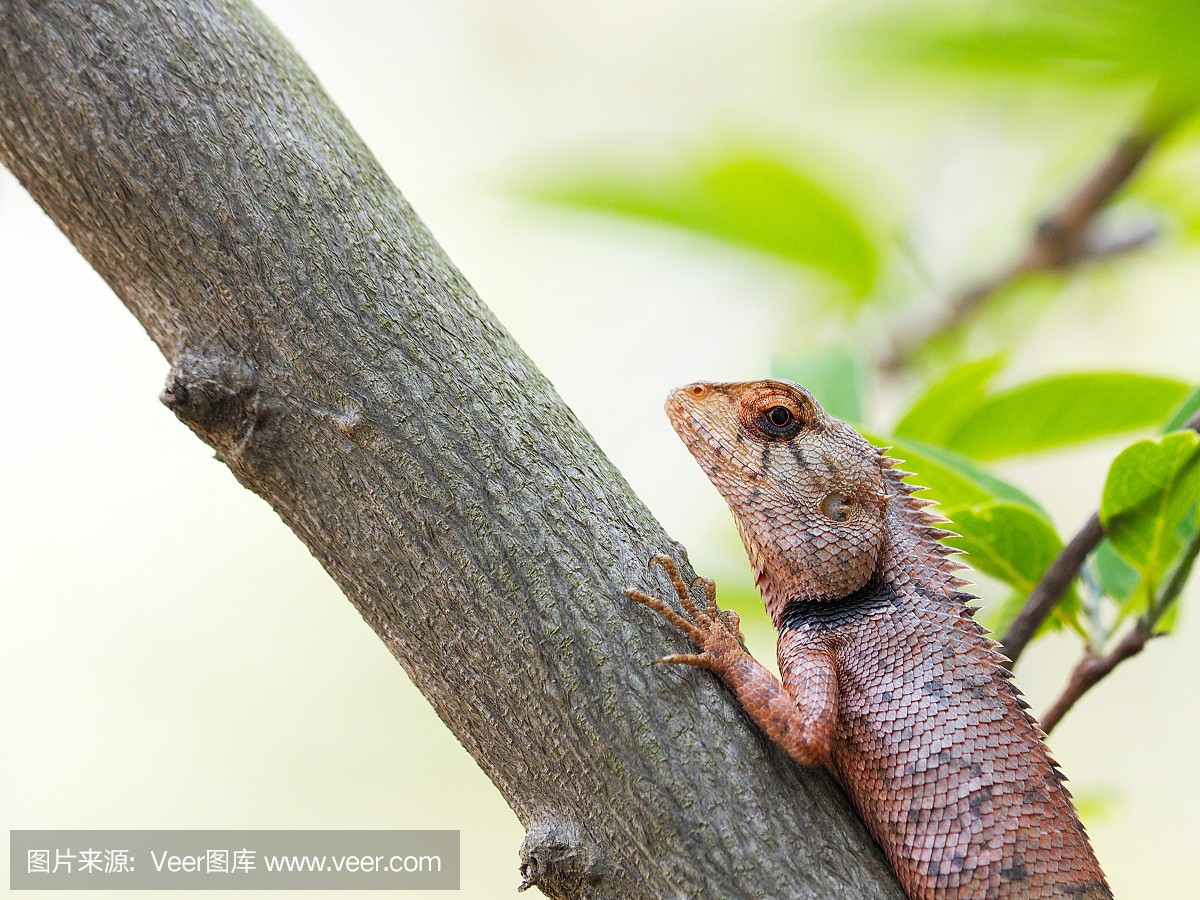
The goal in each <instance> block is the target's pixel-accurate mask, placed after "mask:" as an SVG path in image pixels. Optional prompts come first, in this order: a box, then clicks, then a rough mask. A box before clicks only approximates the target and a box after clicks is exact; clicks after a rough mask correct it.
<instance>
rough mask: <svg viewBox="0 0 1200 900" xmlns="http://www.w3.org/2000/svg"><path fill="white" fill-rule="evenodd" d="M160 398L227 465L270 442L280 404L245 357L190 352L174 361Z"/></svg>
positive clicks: (185, 352) (184, 353)
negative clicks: (263, 384)
mask: <svg viewBox="0 0 1200 900" xmlns="http://www.w3.org/2000/svg"><path fill="white" fill-rule="evenodd" d="M159 399H160V400H162V402H163V403H164V404H165V405H166V406H167V408H169V409H170V410H171V411H172V412H173V413H175V415H176V416H178V417H179V420H180V421H181V422H183V423H184V424H185V425H187V426H188V427H189V428H191V429H192V431H194V432H196V434H197V435H199V437H200V438H201V439H202V440H203V441H204V442H205V443H207V444H208V445H209V446H210V447H212V448H213V449H214V450H216V451H217V457H218V458H219V459H221V460H222V461H223V462H225V463H226V464H227V465H232V464H233V463H235V462H237V461H239V460H241V459H242V458H243V457H244V456H245V454H246V450H247V448H248V447H249V446H251V445H252V444H256V445H259V446H261V445H263V444H264V443H270V442H271V433H272V429H271V427H270V425H271V420H272V419H273V418H274V417H275V416H276V414H277V413H278V412H279V410H280V409H281V408H282V404H281V403H280V402H279V400H277V399H274V398H271V397H268V396H265V395H264V393H263V391H262V388H261V385H260V384H259V381H258V378H257V377H256V376H255V373H254V370H253V369H252V368H250V366H249V365H248V364H246V363H245V362H244V361H242V360H240V359H236V358H233V357H229V356H224V355H219V354H212V353H195V352H192V351H184V352H183V353H182V354H180V356H179V358H178V359H176V360H175V364H174V365H173V366H172V367H171V372H170V374H169V375H168V376H167V384H166V387H164V388H163V392H162V394H161V396H160V397H159Z"/></svg>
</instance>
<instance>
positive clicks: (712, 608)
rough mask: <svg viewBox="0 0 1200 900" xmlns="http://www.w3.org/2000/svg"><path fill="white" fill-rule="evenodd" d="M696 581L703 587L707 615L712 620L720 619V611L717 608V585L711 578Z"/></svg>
mask: <svg viewBox="0 0 1200 900" xmlns="http://www.w3.org/2000/svg"><path fill="white" fill-rule="evenodd" d="M697 580H698V581H699V582H700V584H701V585H703V586H704V601H705V604H706V605H707V606H708V615H709V616H710V617H711V618H713V619H719V618H721V609H720V607H718V606H717V583H716V582H715V581H713V580H712V579H711V578H699V579H697Z"/></svg>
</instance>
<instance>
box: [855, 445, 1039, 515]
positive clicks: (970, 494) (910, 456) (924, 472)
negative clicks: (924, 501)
mask: <svg viewBox="0 0 1200 900" xmlns="http://www.w3.org/2000/svg"><path fill="white" fill-rule="evenodd" d="M860 430H861V429H860ZM862 434H863V436H864V437H866V438H867V440H869V441H870V442H871V443H872V444H875V445H876V446H878V447H888V446H890V447H891V448H892V449H891V451H890V455H891V456H894V457H896V458H897V459H900V460H902V463H901V465H900V468H902V469H905V470H909V471H912V472H915V473H916V475H915V476H914V477H913V478H910V479H908V480H909V481H910V482H911V483H913V484H920V485H923V486H924V487H926V488H928V491H927V492H926V494H925V495H926V496H928V497H929V498H930V499H933V500H936V501H938V503H940V504H941V505H942V506H943V507H944V508H946V509H957V508H959V507H963V506H977V505H979V504H982V503H989V502H991V501H993V500H1003V501H1005V502H1008V503H1014V504H1016V505H1018V506H1024V507H1026V508H1027V509H1029V510H1030V511H1031V512H1034V513H1036V514H1038V515H1040V516H1043V517H1045V515H1046V514H1045V511H1044V510H1043V509H1042V508H1041V507H1040V506H1039V505H1038V504H1037V502H1036V501H1035V500H1034V499H1033V498H1032V497H1030V496H1029V495H1028V494H1026V493H1024V492H1023V491H1021V490H1020V489H1019V488H1016V487H1014V486H1013V485H1011V484H1009V483H1008V482H1006V481H1002V480H1001V479H999V478H996V477H995V476H994V475H989V474H988V473H987V472H984V471H983V470H982V469H980V468H979V467H978V466H976V465H975V464H974V463H973V462H972V461H971V460H969V459H967V458H966V457H965V456H960V455H959V454H957V453H954V452H952V451H950V450H946V449H945V448H944V447H934V446H932V445H929V444H922V443H921V442H920V441H914V440H911V439H897V438H895V437H882V436H879V435H873V434H870V433H868V432H865V431H864V432H862Z"/></svg>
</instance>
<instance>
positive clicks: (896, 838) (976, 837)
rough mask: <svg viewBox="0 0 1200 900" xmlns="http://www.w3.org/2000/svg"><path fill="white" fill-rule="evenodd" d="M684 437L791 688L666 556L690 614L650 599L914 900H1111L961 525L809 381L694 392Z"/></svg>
mask: <svg viewBox="0 0 1200 900" xmlns="http://www.w3.org/2000/svg"><path fill="white" fill-rule="evenodd" d="M667 414H668V416H669V417H670V419H671V423H672V425H674V427H675V430H676V431H677V432H678V433H679V435H680V437H681V438H683V441H684V443H686V444H687V446H688V449H690V450H691V451H692V454H693V455H694V456H695V457H696V460H697V461H698V462H699V463H700V465H701V467H702V468H703V469H704V470H705V472H707V473H708V476H709V478H711V479H712V481H713V483H714V484H715V485H716V487H717V489H718V490H719V491H720V492H721V494H722V495H723V496H724V497H725V499H726V500H727V501H728V503H729V506H730V508H731V509H732V511H733V515H734V519H735V520H736V522H737V525H738V530H739V531H740V532H741V535H742V539H743V541H744V543H745V545H746V550H747V552H748V554H749V556H750V561H751V564H752V565H753V566H754V571H755V577H756V580H757V583H758V585H759V588H760V589H761V590H762V594H763V599H764V601H765V602H766V606H767V612H768V613H769V614H770V616H771V618H772V620H773V621H774V623H775V627H776V628H777V629H778V630H779V646H778V650H779V668H780V672H781V673H782V676H783V683H782V684H780V682H779V681H778V680H776V678H775V677H774V676H773V675H772V674H771V673H770V672H768V671H767V670H766V669H765V668H763V666H762V665H761V664H759V663H758V662H757V661H755V660H754V658H753V657H751V656H750V654H749V653H747V652H746V651H745V649H744V648H743V647H742V646H741V644H740V642H739V641H738V625H737V617H736V615H734V614H733V613H730V612H725V613H721V612H720V611H719V610H718V609H717V606H716V602H715V589H714V588H713V586H712V582H710V581H707V580H706V579H702V581H703V583H704V587H705V593H706V603H705V606H704V608H699V607H698V606H697V605H696V604H695V603H693V602H692V600H691V599H690V597H689V596H688V589H687V585H685V584H684V583H683V581H682V580H681V579H680V577H679V575H678V573H677V572H676V570H675V566H674V564H673V563H672V562H671V561H670V560H669V559H667V558H666V557H655V559H654V562H657V563H659V564H661V565H663V566H664V567H665V568H666V569H667V571H668V572H669V573H670V575H671V578H672V582H673V583H674V585H675V589H676V592H677V593H678V594H679V598H680V601H681V602H682V603H683V606H684V609H685V611H686V612H687V613H688V615H689V616H690V617H691V620H690V621H689V620H688V619H686V618H684V617H683V616H680V615H679V614H678V613H676V612H674V611H673V610H672V609H670V608H669V607H668V606H666V604H664V603H662V602H661V601H659V600H657V599H655V598H652V597H649V596H647V595H646V594H643V593H641V592H640V591H635V590H631V591H629V592H628V596H629V597H630V599H633V600H636V601H638V602H640V603H644V604H646V605H647V606H650V607H651V608H652V609H654V610H656V611H657V612H658V613H659V614H661V615H662V616H664V617H665V618H666V619H667V620H668V621H670V622H671V623H672V624H674V625H675V626H676V627H677V628H679V629H680V630H682V631H683V632H684V633H686V634H687V635H688V636H689V637H690V638H691V640H692V641H693V642H694V643H695V644H696V645H697V647H698V648H699V649H700V651H701V652H699V653H692V654H682V655H679V656H674V657H668V658H667V659H666V660H663V662H673V663H681V664H689V665H694V666H699V667H701V668H705V669H708V670H710V671H712V672H714V673H715V674H716V675H717V676H718V677H719V678H720V679H721V680H722V681H723V682H724V683H725V684H726V685H727V686H728V687H729V688H730V689H732V690H733V692H734V693H735V694H736V695H737V698H738V700H739V702H740V703H741V704H742V706H743V707H744V708H745V710H746V712H747V713H749V715H750V716H751V718H753V719H754V721H755V723H756V724H758V726H759V727H760V728H762V730H763V731H764V732H766V734H767V735H768V736H769V737H770V738H771V739H772V740H774V741H776V742H777V743H778V744H780V745H781V746H782V747H783V748H784V749H785V750H787V752H788V753H789V754H790V755H791V756H792V757H793V758H795V759H796V760H798V761H799V762H801V763H803V764H804V765H809V766H812V765H822V764H824V765H827V766H828V767H829V768H830V770H831V771H832V772H833V773H834V775H835V776H836V777H837V779H838V781H839V782H840V783H841V784H842V785H843V787H845V789H846V791H847V793H848V794H849V795H850V797H851V799H852V800H853V801H854V804H855V806H856V807H857V809H858V811H859V813H860V815H861V816H862V818H863V821H864V822H866V825H867V828H868V829H869V830H870V831H871V834H872V835H874V836H875V839H876V840H877V841H878V842H879V844H880V846H881V847H882V848H883V850H884V853H886V854H887V857H888V859H889V860H890V861H891V863H892V867H893V868H894V869H895V870H896V874H897V876H898V877H899V879H900V883H901V884H902V885H903V886H904V889H905V890H906V891H907V892H908V895H909V897H911V898H912V900H968V898H971V900H975V898H979V900H984V898H987V900H993V898H995V900H1009V898H1012V900H1016V898H1022V900H1046V898H1071V900H1111V898H1112V892H1111V891H1110V890H1109V888H1108V884H1107V882H1106V881H1105V879H1104V873H1103V872H1101V870H1100V865H1099V863H1097V861H1096V857H1095V855H1094V854H1093V853H1092V849H1091V846H1090V845H1089V844H1088V840H1087V835H1086V834H1085V832H1084V829H1083V825H1082V823H1080V821H1079V816H1078V815H1077V814H1076V812H1075V809H1074V806H1073V805H1072V803H1071V799H1070V794H1069V793H1068V792H1067V790H1066V788H1065V787H1063V784H1062V782H1063V777H1062V775H1061V773H1060V772H1059V769H1058V766H1057V765H1056V764H1055V762H1054V760H1053V759H1051V757H1050V755H1049V752H1048V751H1047V749H1046V745H1045V743H1044V740H1043V738H1044V737H1045V735H1044V734H1043V733H1042V731H1041V729H1040V728H1038V726H1037V723H1036V722H1034V720H1033V718H1032V717H1031V716H1030V715H1029V713H1028V712H1027V711H1026V710H1027V706H1026V704H1025V702H1024V701H1023V700H1022V699H1021V697H1020V694H1019V692H1018V691H1017V690H1016V688H1015V687H1014V686H1013V685H1012V682H1011V681H1010V680H1009V672H1008V670H1007V669H1006V668H1005V662H1006V661H1005V660H1004V658H1003V657H1001V656H1000V655H999V654H998V653H997V652H996V651H995V650H994V649H993V648H994V647H995V642H994V641H992V640H990V639H989V638H988V637H987V636H986V633H985V632H984V630H983V629H982V628H981V627H980V626H979V625H977V624H976V623H975V621H974V620H973V619H972V618H971V616H972V614H973V609H972V608H970V607H968V606H967V601H968V600H972V599H974V596H973V595H972V594H968V593H965V592H963V591H962V590H961V588H962V587H963V586H965V585H966V584H967V583H968V582H966V581H964V580H963V579H961V578H958V577H957V576H955V575H954V571H955V570H956V569H959V568H962V566H961V564H960V563H957V562H956V561H954V560H952V559H948V558H947V555H948V554H952V553H955V552H956V551H954V550H952V549H949V548H947V547H946V546H945V545H944V544H942V543H941V542H940V539H941V538H943V537H945V536H947V535H948V534H949V533H950V532H947V531H945V530H944V529H942V528H940V527H939V524H940V523H943V522H945V519H943V518H942V517H940V516H935V515H932V514H930V513H928V512H926V511H925V507H926V506H928V505H929V504H930V501H928V500H921V499H917V498H915V497H913V496H912V493H913V491H914V490H919V488H914V487H912V486H911V485H908V484H905V483H904V481H903V478H904V477H905V476H906V475H908V474H909V473H906V472H900V471H898V470H896V469H895V468H893V465H894V464H895V462H896V461H895V460H892V459H889V458H888V457H886V456H885V455H884V454H883V452H882V451H879V450H877V449H876V448H874V447H872V446H871V445H870V444H868V443H867V442H866V441H865V440H864V439H863V438H862V436H861V435H859V434H858V433H857V432H856V431H854V429H852V428H850V427H849V426H848V425H846V424H844V423H842V422H839V421H838V420H837V419H834V418H832V417H831V416H829V415H828V414H826V413H825V412H824V410H822V409H821V407H820V406H819V405H818V404H817V402H816V401H815V400H814V399H813V398H812V396H811V395H810V394H809V393H808V391H806V390H805V389H804V388H802V387H800V386H799V385H795V384H792V383H790V382H783V381H759V382H748V383H741V384H692V385H688V386H686V387H683V388H679V389H678V390H676V391H674V392H673V393H672V394H671V396H670V397H669V398H668V400H667Z"/></svg>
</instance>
